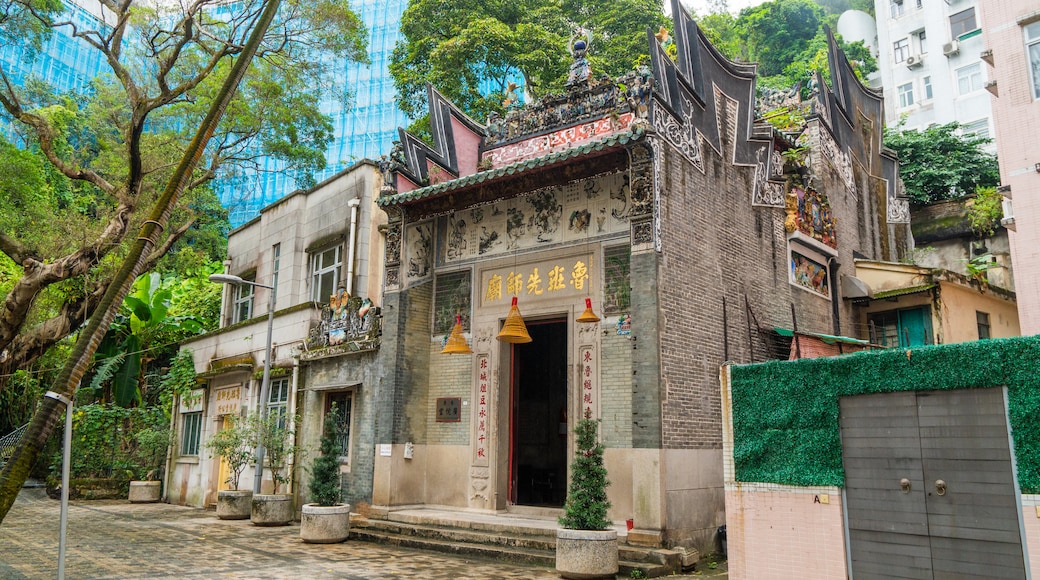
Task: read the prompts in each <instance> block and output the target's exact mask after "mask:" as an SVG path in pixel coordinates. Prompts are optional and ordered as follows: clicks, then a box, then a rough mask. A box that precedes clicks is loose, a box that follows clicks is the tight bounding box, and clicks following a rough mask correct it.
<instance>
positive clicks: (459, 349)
mask: <svg viewBox="0 0 1040 580" xmlns="http://www.w3.org/2000/svg"><path fill="white" fill-rule="evenodd" d="M441 354H473V349H471V348H470V347H469V344H468V343H467V342H466V337H465V336H463V334H462V315H461V314H456V315H455V328H452V329H451V334H450V335H448V340H447V341H446V342H445V343H444V350H442V351H441Z"/></svg>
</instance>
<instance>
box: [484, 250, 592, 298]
mask: <svg viewBox="0 0 1040 580" xmlns="http://www.w3.org/2000/svg"><path fill="white" fill-rule="evenodd" d="M590 274H591V268H590V260H589V259H588V258H587V257H586V256H579V257H576V258H567V259H565V260H560V261H557V262H539V263H536V264H527V265H524V266H521V267H517V268H513V269H508V270H491V271H485V272H484V273H483V274H482V275H481V278H482V280H481V298H482V300H483V303H484V304H485V305H491V304H495V303H497V302H502V303H505V301H507V300H509V298H510V297H512V296H524V297H528V298H539V297H542V298H550V297H555V296H565V295H580V294H584V293H585V292H586V289H587V288H586V286H587V285H588V284H590V282H589V275H590Z"/></svg>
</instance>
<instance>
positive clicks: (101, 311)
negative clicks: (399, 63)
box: [0, 0, 362, 518]
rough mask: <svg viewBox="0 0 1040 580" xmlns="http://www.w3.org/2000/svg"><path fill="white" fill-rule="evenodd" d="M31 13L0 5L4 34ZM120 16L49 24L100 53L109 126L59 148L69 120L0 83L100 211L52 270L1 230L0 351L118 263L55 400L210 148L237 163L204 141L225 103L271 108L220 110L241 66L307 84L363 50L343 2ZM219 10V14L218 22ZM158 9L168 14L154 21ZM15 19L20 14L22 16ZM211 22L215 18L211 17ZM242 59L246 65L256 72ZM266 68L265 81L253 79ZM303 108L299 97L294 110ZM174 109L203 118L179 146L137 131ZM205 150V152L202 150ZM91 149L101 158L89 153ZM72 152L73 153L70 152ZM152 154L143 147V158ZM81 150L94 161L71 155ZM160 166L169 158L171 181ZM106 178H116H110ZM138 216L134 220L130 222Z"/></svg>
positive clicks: (20, 5)
mask: <svg viewBox="0 0 1040 580" xmlns="http://www.w3.org/2000/svg"><path fill="white" fill-rule="evenodd" d="M26 4H28V6H27V5H26ZM40 4H42V2H40V1H39V0H25V1H24V2H18V1H14V0H7V1H5V2H4V7H5V8H6V11H0V14H3V16H0V19H3V20H4V21H5V22H6V21H8V20H13V19H16V18H18V17H19V15H21V16H22V17H23V18H28V19H30V20H31V18H38V19H39V20H41V21H42V22H43V23H44V24H43V27H44V28H46V27H48V26H52V25H55V22H54V21H53V19H52V17H53V15H54V12H55V11H56V10H57V7H48V8H47V9H48V10H51V12H41V11H40V10H39V8H40V6H39V5H40ZM131 4H132V2H131V1H129V0H126V1H124V2H122V3H119V4H116V3H114V2H109V1H108V0H102V6H103V7H104V8H103V9H105V10H108V11H110V12H111V13H112V15H113V16H114V18H113V19H111V20H108V22H109V23H110V25H109V26H106V27H103V28H101V29H100V30H82V29H79V28H77V27H75V26H74V25H72V24H71V23H58V24H57V25H61V26H65V25H68V26H72V28H73V34H74V35H75V36H77V37H78V38H82V39H84V41H86V42H88V43H90V44H91V45H92V46H94V47H95V48H96V49H97V50H98V51H100V52H101V54H102V55H103V57H104V59H105V60H106V62H107V63H108V64H109V66H110V67H111V68H112V71H113V75H114V78H115V80H114V81H113V82H112V84H113V85H115V86H119V87H121V88H122V94H121V100H119V101H117V102H113V103H110V104H109V109H108V110H109V112H110V118H109V119H108V124H107V125H104V126H102V127H99V129H98V130H97V131H95V132H94V133H93V135H92V136H94V137H95V141H78V140H72V141H70V140H69V139H68V136H69V132H68V131H67V130H66V129H67V125H66V124H65V123H64V121H65V120H67V119H68V118H70V115H69V114H67V109H66V110H65V111H66V113H62V112H61V111H55V110H54V109H53V108H50V107H43V108H41V107H39V106H37V104H36V103H34V102H31V101H26V100H24V98H26V97H27V95H25V94H24V93H19V92H18V91H16V90H15V88H14V87H13V86H12V84H11V83H10V82H9V80H8V78H7V76H6V74H2V75H0V80H2V81H3V85H4V87H3V91H2V92H0V105H2V106H3V107H4V109H5V110H6V111H7V112H8V113H9V114H10V115H11V116H12V117H13V118H15V119H16V120H18V121H19V122H20V123H22V124H24V125H25V126H26V127H28V128H29V129H31V131H32V132H33V133H34V135H35V137H36V138H37V144H38V146H39V148H40V150H41V151H42V152H43V154H44V155H45V156H46V158H47V160H48V162H49V163H51V164H52V165H53V166H54V167H55V168H56V169H58V171H60V172H61V173H62V174H63V175H64V176H65V177H66V178H68V179H70V180H73V181H75V182H77V183H82V184H84V187H86V188H89V189H93V190H94V191H96V192H97V195H98V196H99V198H101V199H105V200H108V201H109V202H110V207H109V208H106V210H105V215H106V216H107V219H106V221H105V222H104V224H103V227H102V230H101V232H100V233H98V234H97V235H96V236H95V237H94V238H93V239H90V240H87V241H86V243H85V244H82V245H80V246H79V247H77V248H75V250H74V251H73V252H72V253H70V254H66V255H63V256H61V257H60V258H59V259H58V260H57V261H55V262H47V261H43V260H41V259H40V257H39V256H38V255H37V253H36V252H35V248H34V247H33V246H30V245H27V244H26V243H24V242H23V241H21V240H19V239H17V238H16V237H15V236H14V235H13V234H12V233H11V232H10V231H5V230H0V251H3V252H4V253H6V254H7V255H8V256H9V257H11V258H12V259H13V260H14V262H16V263H17V264H18V265H20V266H21V268H22V276H21V278H20V279H19V280H18V281H17V282H16V283H15V284H14V286H13V288H12V289H11V290H10V291H9V292H8V294H7V296H6V297H5V303H4V304H3V307H4V310H3V312H2V313H0V316H2V319H0V347H6V346H7V345H9V344H10V342H11V340H12V338H13V336H15V335H17V333H19V332H21V331H22V329H23V325H24V323H25V317H26V314H27V313H28V311H29V310H30V308H31V307H32V304H33V300H34V298H35V295H36V293H37V292H39V291H40V290H42V289H43V288H46V287H47V286H49V285H51V284H54V283H55V282H58V281H62V280H68V279H70V278H74V277H77V276H82V275H84V274H87V273H88V272H91V271H92V269H94V267H95V266H99V265H104V261H105V260H109V259H111V260H113V261H116V262H117V263H118V262H119V260H117V258H122V260H121V264H120V265H119V267H118V269H117V270H116V271H115V273H114V274H113V275H112V276H111V277H110V278H108V279H107V280H106V282H104V283H103V284H102V286H103V287H104V289H103V292H100V293H99V294H100V297H99V298H98V300H97V302H96V303H95V304H94V308H89V309H88V310H89V311H90V312H91V314H90V318H89V321H88V323H87V325H86V326H85V327H83V328H82V329H81V330H80V332H79V336H78V338H77V340H76V342H75V345H74V346H73V348H72V350H71V352H70V356H69V359H68V361H67V362H66V364H65V365H64V367H63V368H62V371H61V373H60V374H59V376H58V378H57V379H56V381H55V384H54V388H53V390H54V391H55V392H56V393H57V394H59V395H64V396H72V395H73V394H74V393H75V390H76V385H77V383H78V381H79V380H80V379H81V378H82V377H83V374H84V372H85V371H86V368H87V366H88V365H89V364H90V360H91V358H92V357H93V355H94V353H95V351H96V350H97V347H98V344H99V343H100V341H101V339H102V337H103V336H104V334H105V333H106V332H107V330H108V328H109V326H110V325H111V323H112V320H113V318H114V316H115V313H116V311H117V310H118V307H119V305H120V304H121V303H122V301H123V299H124V298H125V297H126V295H127V294H128V293H129V291H130V286H131V284H132V283H133V281H134V279H135V278H136V277H137V276H138V275H139V274H140V273H141V272H142V271H143V270H144V268H145V267H146V266H148V265H150V264H152V263H154V260H156V259H158V257H159V256H161V255H162V254H163V253H164V252H165V250H166V249H167V248H168V246H169V245H170V244H172V243H173V241H174V240H175V239H176V236H175V235H166V236H165V239H164V237H163V231H164V230H165V229H166V225H167V223H168V222H169V220H170V217H171V214H173V212H174V210H175V208H176V207H177V200H178V198H179V196H180V194H181V193H182V192H184V191H185V190H187V189H189V187H190V186H191V185H197V184H199V183H200V182H204V181H205V180H206V178H207V176H210V177H211V176H212V172H213V171H215V168H216V167H219V161H220V160H221V158H218V157H214V156H213V151H214V150H216V151H224V153H225V154H227V151H229V150H231V151H241V149H240V147H242V141H240V140H239V138H238V135H237V134H236V133H234V132H231V131H227V126H226V125H225V126H223V127H224V129H225V131H226V132H224V133H222V134H221V135H220V136H218V138H217V139H216V140H215V141H211V138H212V137H213V136H214V134H215V133H216V132H217V129H218V128H219V127H221V126H220V121H221V119H222V117H223V116H224V113H225V111H227V110H228V109H229V107H232V105H235V104H237V105H238V108H239V110H246V109H250V108H254V109H255V110H256V113H258V114H261V113H262V112H263V111H264V110H266V109H269V108H273V107H274V105H275V104H276V102H277V101H274V100H272V101H261V102H253V101H250V100H249V99H248V98H247V99H242V98H240V99H238V100H233V96H234V95H235V94H236V89H237V88H238V87H239V85H240V83H241V81H242V79H243V77H245V75H246V71H247V70H248V69H249V68H250V66H251V65H255V66H252V68H253V70H256V71H258V72H260V74H257V75H256V77H255V78H260V79H263V78H268V77H270V75H272V74H273V73H274V72H275V71H279V70H280V71H293V70H295V71H296V72H297V73H298V74H300V75H303V76H310V73H313V74H315V75H317V74H318V71H319V69H320V68H321V67H320V65H316V64H313V63H312V62H311V61H313V60H314V59H313V58H311V57H313V56H314V52H313V50H314V48H315V47H316V46H326V47H328V48H329V50H333V51H335V50H338V51H339V52H340V53H342V54H347V55H351V54H356V52H355V51H357V50H360V47H361V46H362V42H361V41H360V39H359V37H358V33H359V32H360V28H361V25H360V21H359V20H358V19H357V17H356V15H354V14H353V12H351V11H350V9H349V6H348V5H347V4H346V3H345V2H335V1H334V0H326V1H323V2H303V1H302V0H287V1H286V3H285V5H284V7H282V5H281V2H280V0H267V1H263V0H256V1H250V0H245V1H243V2H238V3H235V4H234V5H226V4H224V3H223V2H213V3H209V2H206V1H205V0H200V1H198V2H195V3H191V4H185V5H183V6H181V7H176V6H173V5H169V4H165V3H164V4H159V5H154V6H145V7H138V6H134V7H133V8H131ZM229 6H230V7H229ZM221 8H227V9H226V10H223V11H219V12H218V9H221ZM165 10H174V11H173V12H169V13H167V12H163V11H165ZM27 13H28V14H30V16H25V14H27ZM12 14H14V15H15V16H14V17H12V16H11V15H12ZM213 15H217V16H220V17H219V18H211V16H213ZM276 16H279V18H278V23H277V25H276V26H275V27H274V28H273V29H272V28H270V26H271V23H272V22H273V21H274V20H275V17H276ZM5 22H0V24H3V23H5ZM131 22H133V25H134V28H132V29H131V28H130V26H129V25H130V23H131ZM351 39H353V40H356V42H351ZM254 56H259V59H258V60H257V61H256V63H254ZM318 60H321V59H318ZM294 62H299V63H300V67H299V68H294V66H293V64H294ZM265 63H266V70H267V71H268V73H269V74H268V77H265V75H264V74H263V70H264V68H265V66H264V65H265ZM0 73H3V71H2V70H0ZM270 78H273V77H270ZM296 78H299V77H296ZM294 86H295V85H293V84H292V83H290V84H288V85H286V87H284V88H282V89H281V93H279V91H278V90H277V88H275V87H270V86H268V89H269V90H270V91H272V98H273V97H274V96H277V95H279V94H281V95H282V96H286V95H288V96H293V95H291V94H290V93H292V92H293V91H294V90H295V89H294V88H292V87H294ZM246 92H247V93H249V91H246ZM246 96H247V97H248V96H250V95H248V94H247V95H246ZM289 100H290V101H293V102H297V101H294V100H293V99H291V98H290V99H289ZM305 102H306V99H304V101H303V102H301V103H300V104H305ZM203 103H205V105H203ZM116 105H121V106H116ZM182 106H183V107H184V108H185V109H186V110H187V111H188V112H187V113H186V116H185V117H182V118H181V120H182V121H184V122H185V123H187V122H189V121H191V123H192V124H194V123H195V121H193V119H197V116H192V115H191V114H190V112H191V111H192V110H194V109H193V108H195V107H198V110H205V111H206V113H205V118H204V119H203V120H202V121H201V123H198V126H197V127H198V128H197V130H195V131H194V132H193V136H192V137H191V139H190V141H187V142H185V141H178V140H177V139H174V138H172V137H173V136H175V135H180V132H179V131H178V130H172V133H171V134H165V135H158V136H156V135H153V134H151V133H148V132H147V131H146V130H145V129H146V128H147V127H151V126H153V124H154V126H158V127H164V126H167V125H164V124H163V123H161V122H160V120H161V119H162V115H161V114H157V115H156V116H155V117H154V118H153V117H150V115H152V113H153V112H156V111H161V110H164V109H163V108H164V107H170V108H171V109H181V107H182ZM167 110H169V109H167ZM172 119H173V118H172V117H170V118H167V119H166V120H167V121H171V120H172ZM169 126H173V127H177V125H169ZM186 126H188V125H180V127H186ZM291 126H292V123H289V124H287V125H286V126H284V127H282V128H281V131H280V132H279V131H278V130H275V133H276V134H280V135H282V136H285V137H287V138H288V141H289V142H298V137H299V134H300V132H299V131H298V130H295V129H294V130H289V129H288V127H291ZM106 127H107V129H105V128H106ZM101 129H105V130H101ZM211 142H212V143H213V144H214V145H213V147H211V148H209V149H208V150H207V146H208V145H209V144H210V143H211ZM274 142H275V143H277V142H279V140H278V139H276V140H275V141H274ZM93 143H101V144H105V145H107V146H108V147H109V148H108V149H103V148H95V147H94V146H93V145H92V144H93ZM74 144H78V145H80V147H79V148H77V147H73V146H72V145H74ZM152 146H154V148H150V147H152ZM228 146H230V149H228V148H227V147H228ZM84 149H87V150H88V151H89V152H90V153H92V154H93V155H83V154H82V153H83V150H84ZM164 149H165V151H163V150H164ZM156 151H158V152H160V153H165V154H166V157H165V158H158V157H152V156H149V155H146V153H148V152H156ZM171 153H173V155H171ZM204 154H205V155H207V160H208V161H207V162H208V165H206V166H205V167H203V168H202V169H201V170H199V171H200V172H201V175H200V174H199V172H196V169H197V168H198V167H199V161H200V159H201V158H202V157H203V156H204ZM171 158H173V159H177V158H179V160H180V161H179V162H178V163H177V164H176V166H175V167H173V168H172V169H171V167H170V166H169V159H171ZM92 162H93V163H92ZM120 163H122V165H119V164H120ZM113 166H116V167H120V168H121V170H113V169H112V167H113ZM164 177H165V179H163V178H164ZM164 181H165V183H166V185H165V188H163V189H162V190H161V193H160V192H157V191H156V190H155V189H153V188H152V187H149V186H153V185H156V184H158V183H163V182H164ZM157 193H158V195H156V194H157ZM142 208H144V209H143V210H142V212H138V211H137V210H139V209H142ZM140 213H145V214H146V215H140ZM142 218H143V219H142ZM132 222H137V223H139V224H140V228H139V230H138V234H137V236H136V237H135V238H132V239H131V240H126V241H127V242H128V244H127V245H126V246H124V244H123V242H124V239H125V238H127V237H128V236H127V232H128V229H129V228H130V227H131V225H132ZM182 227H183V226H182ZM175 232H176V230H175V231H174V232H173V233H175ZM116 248H118V249H120V250H121V251H122V252H125V254H124V255H123V256H120V252H115V251H114V249H116ZM88 306H89V305H88ZM60 415H61V408H60V406H59V403H58V401H56V400H54V399H52V398H44V399H43V401H42V402H41V404H40V407H39V410H38V411H37V412H36V414H35V415H34V416H33V420H32V421H31V422H30V424H29V427H28V429H27V431H26V433H25V435H24V436H23V438H22V439H21V441H20V442H19V444H18V446H17V448H16V449H15V451H14V454H13V456H12V457H11V460H10V461H9V462H8V463H7V464H5V466H4V468H3V470H2V471H0V518H2V517H3V516H5V515H6V514H7V512H8V511H9V510H10V508H11V506H12V505H13V503H14V499H15V497H16V496H17V494H18V490H19V489H20V488H21V485H22V483H23V482H24V481H25V478H26V477H27V475H28V472H29V469H30V467H31V466H32V464H33V463H34V462H35V459H36V457H37V456H38V454H39V452H40V450H41V449H42V448H43V445H44V443H45V442H46V441H47V439H48V437H49V436H50V434H51V432H52V431H53V429H54V425H55V424H56V422H57V420H58V417H59V416H60Z"/></svg>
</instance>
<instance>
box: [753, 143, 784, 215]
mask: <svg viewBox="0 0 1040 580" xmlns="http://www.w3.org/2000/svg"><path fill="white" fill-rule="evenodd" d="M773 152H774V153H776V150H774V151H773ZM763 156H764V155H763V153H762V152H760V153H759V161H758V165H757V166H756V167H755V187H754V192H753V194H752V199H751V205H753V206H762V207H784V184H782V183H776V182H773V181H769V173H770V172H769V169H767V168H766V162H765V160H763V159H762V158H763Z"/></svg>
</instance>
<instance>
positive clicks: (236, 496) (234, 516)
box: [206, 416, 254, 520]
mask: <svg viewBox="0 0 1040 580" xmlns="http://www.w3.org/2000/svg"><path fill="white" fill-rule="evenodd" d="M249 429H250V428H249V424H248V423H246V422H245V421H244V420H243V419H240V418H238V417H234V416H231V417H229V418H228V425H227V426H225V427H224V428H223V429H221V430H220V431H217V432H216V433H214V434H213V436H212V437H210V438H209V441H207V442H206V448H207V449H209V450H210V451H212V452H213V454H214V455H216V456H217V457H220V458H221V459H222V460H223V461H224V463H225V464H226V465H227V468H228V477H227V480H226V483H227V484H228V486H229V487H230V488H231V489H222V490H220V491H218V492H217V517H218V518H220V519H222V520H247V519H249V513H250V511H251V510H252V503H253V491H252V490H242V489H238V481H239V479H240V478H241V476H242V471H243V470H244V469H245V467H246V465H248V464H249V462H250V461H251V460H252V459H253V457H254V454H253V450H252V449H250V448H249V447H248V446H247V443H249V441H250V439H251V438H252V436H251V434H250V430H249Z"/></svg>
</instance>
